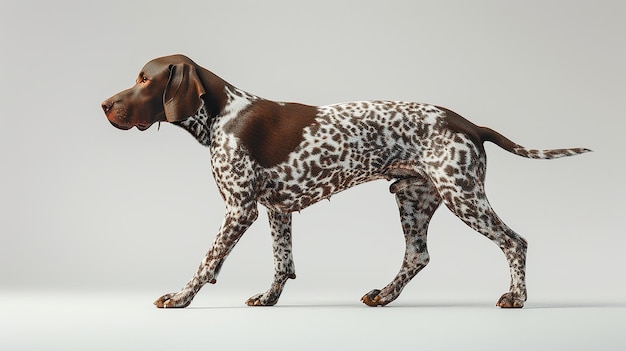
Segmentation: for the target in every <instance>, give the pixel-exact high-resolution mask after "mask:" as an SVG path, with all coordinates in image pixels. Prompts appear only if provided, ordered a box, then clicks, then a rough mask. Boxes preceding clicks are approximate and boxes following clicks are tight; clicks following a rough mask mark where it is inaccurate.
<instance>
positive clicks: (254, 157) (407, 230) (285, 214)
mask: <svg viewBox="0 0 626 351" xmlns="http://www.w3.org/2000/svg"><path fill="white" fill-rule="evenodd" d="M102 108H103V109H104V112H105V114H106V116H107V118H108V120H109V121H110V122H111V124H113V125H114V126H115V127H117V128H119V129H130V128H132V127H137V129H139V130H145V129H147V128H149V127H150V126H151V125H152V124H154V123H155V122H156V123H160V122H170V123H173V124H176V125H178V126H180V127H182V128H184V129H186V130H187V131H188V132H189V133H191V134H192V135H193V136H194V137H195V138H196V139H197V140H198V141H199V142H200V144H203V145H205V146H207V147H209V150H210V153H211V162H212V170H213V176H214V178H215V181H216V182H217V186H218V188H219V191H220V193H221V195H222V198H223V199H224V201H225V203H226V215H225V218H224V222H223V223H222V225H221V227H220V230H219V232H218V233H217V236H216V238H215V242H214V243H213V245H212V247H211V248H210V250H209V251H208V253H207V254H206V256H205V258H204V259H203V261H202V263H201V264H200V267H199V269H198V271H197V273H196V274H195V275H194V276H193V278H192V279H191V280H190V281H189V282H188V283H187V285H185V286H184V287H183V288H182V289H181V290H180V291H179V292H177V293H172V294H166V295H164V296H162V297H160V298H158V299H157V300H156V301H155V302H154V304H155V305H156V306H157V307H160V308H164V307H167V308H171V307H186V306H188V305H189V304H190V303H191V300H192V299H193V298H194V296H195V295H196V294H197V293H198V291H199V290H200V288H201V287H202V286H203V285H205V284H206V283H215V280H216V278H217V275H218V273H219V271H220V268H221V267H222V264H223V263H224V260H225V259H226V256H228V254H229V253H230V252H231V250H232V249H233V247H234V246H235V244H237V242H238V241H239V239H240V238H241V236H242V235H243V233H244V232H245V231H246V229H247V228H248V227H249V226H250V225H251V224H252V222H254V221H255V220H256V218H257V214H258V210H257V203H260V204H262V205H264V206H265V207H266V208H267V211H268V214H269V220H270V227H271V235H272V239H273V251H274V265H275V272H274V280H273V282H272V284H271V286H270V288H269V289H268V290H267V291H266V292H264V293H261V294H258V295H255V296H252V297H251V298H250V299H248V300H247V302H246V303H247V304H248V305H250V306H268V305H274V304H276V302H277V301H278V298H279V297H280V294H281V292H282V290H283V288H284V286H285V282H286V281H287V279H289V278H291V279H293V278H295V277H296V274H295V268H294V263H293V259H292V250H291V213H292V212H294V211H300V210H302V209H303V208H305V207H307V206H309V205H311V204H314V203H316V202H318V201H320V200H322V199H328V198H330V197H331V196H332V195H333V194H335V193H338V192H340V191H342V190H345V189H347V188H350V187H352V186H355V185H357V184H360V183H363V182H367V181H371V180H375V179H387V180H394V182H393V183H392V184H391V186H390V189H389V190H390V191H391V193H393V194H395V198H396V202H397V204H398V208H399V211H400V220H401V222H402V229H403V231H404V237H405V240H406V252H405V254H404V259H403V260H402V266H401V268H400V271H399V272H398V274H397V275H396V276H395V278H394V279H393V280H392V281H391V282H390V283H389V284H388V285H387V286H385V287H384V288H383V289H381V290H378V289H376V290H372V291H370V292H368V293H367V294H365V295H364V296H363V298H362V299H361V300H362V301H363V302H364V303H365V304H366V305H368V306H378V305H381V306H384V305H386V304H388V303H390V302H391V301H393V300H395V299H396V298H397V297H398V296H399V295H400V292H401V291H402V289H403V288H404V287H405V285H406V284H407V283H408V282H409V281H410V280H411V279H412V278H413V277H414V276H415V275H416V274H417V273H418V272H419V271H420V270H421V269H422V268H424V266H426V264H428V261H429V256H428V251H427V248H426V234H427V229H428V224H429V222H430V219H431V217H432V215H433V213H434V212H435V210H436V209H437V208H438V207H439V205H440V204H441V203H442V202H443V203H444V204H445V205H446V206H447V207H448V208H449V209H450V210H451V211H452V212H453V213H454V214H455V215H456V216H458V217H459V218H460V219H461V220H462V221H463V222H465V223H466V224H467V225H468V226H470V227H471V228H473V229H475V230H476V231H478V232H480V233H481V234H483V235H484V236H486V237H487V238H489V239H491V240H492V241H493V242H494V243H496V245H498V246H499V247H500V249H501V250H502V251H503V252H504V255H505V256H506V259H507V261H508V264H509V267H510V273H511V283H510V288H509V291H508V292H506V293H505V294H504V295H502V297H500V299H499V300H498V302H497V306H499V307H504V308H513V307H523V305H524V301H525V300H526V283H525V264H526V247H527V243H526V240H525V239H523V238H522V237H521V236H519V235H518V234H517V233H515V232H514V231H513V230H511V229H510V228H509V227H508V226H506V225H505V224H504V222H502V220H501V219H500V218H499V217H498V216H497V215H496V213H495V212H494V210H493V209H492V208H491V206H490V205H489V202H488V201H487V196H486V195H485V188H484V180H485V167H486V157H485V150H484V148H483V143H484V142H485V141H490V142H492V143H495V144H496V145H498V146H500V147H501V148H503V149H505V150H506V151H509V152H511V153H513V154H516V155H519V156H523V157H528V158H533V159H554V158H558V157H563V156H571V155H576V154H581V153H584V152H588V151H590V150H587V149H583V148H575V149H557V150H544V151H541V150H529V149H526V148H524V147H522V146H520V145H517V144H516V143H514V142H512V141H511V140H509V139H507V138H505V137H504V136H502V135H501V134H499V133H498V132H496V131H494V130H492V129H489V128H485V127H479V126H476V125H474V124H473V123H471V122H469V121H468V120H466V119H465V118H463V117H461V116H459V115H458V114H456V113H455V112H452V111H450V110H448V109H446V108H443V107H439V106H434V105H428V104H421V103H415V102H398V101H363V102H349V103H342V104H336V105H329V106H321V107H315V106H307V105H302V104H297V103H284V102H274V101H270V100H265V99H263V98H260V97H258V96H254V95H251V94H248V93H246V92H244V91H242V90H239V89H237V88H235V87H234V86H232V85H230V84H229V83H227V82H225V81H224V80H222V79H221V78H219V77H218V76H216V75H215V74H213V73H211V72H210V71H208V70H206V69H204V68H202V67H200V66H198V65H197V64H196V63H194V62H193V61H192V60H190V59H189V58H187V57H185V56H182V55H174V56H167V57H161V58H157V59H155V60H152V61H150V62H148V63H147V64H146V65H145V67H144V68H143V69H142V70H141V72H140V73H139V76H138V78H137V81H136V84H135V86H133V87H132V88H130V89H128V90H124V91H122V92H120V93H119V94H117V95H115V96H113V97H111V98H109V99H107V100H106V101H104V102H103V103H102Z"/></svg>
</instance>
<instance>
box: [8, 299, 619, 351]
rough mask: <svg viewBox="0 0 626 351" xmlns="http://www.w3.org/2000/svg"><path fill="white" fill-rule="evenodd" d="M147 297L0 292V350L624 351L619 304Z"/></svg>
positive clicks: (452, 300)
mask: <svg viewBox="0 0 626 351" xmlns="http://www.w3.org/2000/svg"><path fill="white" fill-rule="evenodd" d="M152 295H153V294H149V293H131V294H121V293H111V294H104V293H84V294H72V293H58V292H57V293H18V292H0V298H1V299H2V301H3V305H4V306H3V310H2V312H1V313H0V349H2V350H192V349H206V350H359V351H363V350H378V351H391V350H417V349H420V350H624V349H626V304H624V303H623V302H611V301H602V302H598V301H596V302H585V301H571V302H558V303H557V302H551V301H542V300H537V299H536V298H535V299H534V300H533V302H529V303H528V304H527V306H526V307H525V308H524V309H522V310H500V309H498V308H496V307H494V306H493V302H494V301H488V300H481V299H468V300H464V301H463V300H461V301H459V299H458V298H456V299H450V298H444V297H441V296H439V297H434V296H433V297H430V298H424V297H421V299H419V300H417V299H413V300H410V301H408V302H407V299H403V300H402V301H397V302H396V303H394V304H392V305H389V306H387V307H384V308H368V307H366V306H363V305H362V304H360V303H359V302H358V301H355V300H354V299H352V300H350V299H347V298H346V296H347V295H340V298H339V299H337V298H330V297H328V296H308V297H304V296H298V297H296V298H298V299H299V300H294V297H291V298H289V297H283V299H282V300H281V301H280V304H279V305H277V306H275V307H269V308H251V307H247V306H244V305H243V303H242V302H243V301H244V300H245V298H242V296H240V294H224V295H219V296H215V295H209V294H206V295H203V294H200V295H199V296H198V297H197V298H196V300H195V301H194V303H193V304H192V306H191V307H189V308H187V309H183V310H159V309H157V308H154V307H153V306H152V305H151V301H152V300H153V298H154V297H155V296H152ZM235 295H236V296H235ZM622 301H623V300H622Z"/></svg>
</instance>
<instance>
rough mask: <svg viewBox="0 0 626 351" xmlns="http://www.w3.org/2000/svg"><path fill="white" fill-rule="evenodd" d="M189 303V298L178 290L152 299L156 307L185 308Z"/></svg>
mask: <svg viewBox="0 0 626 351" xmlns="http://www.w3.org/2000/svg"><path fill="white" fill-rule="evenodd" d="M190 303H191V299H190V298H188V297H185V295H184V294H182V293H180V292H179V293H175V294H165V295H163V296H161V297H159V298H158V299H156V301H154V305H155V306H156V307H158V308H185V307H187V306H189V304H190Z"/></svg>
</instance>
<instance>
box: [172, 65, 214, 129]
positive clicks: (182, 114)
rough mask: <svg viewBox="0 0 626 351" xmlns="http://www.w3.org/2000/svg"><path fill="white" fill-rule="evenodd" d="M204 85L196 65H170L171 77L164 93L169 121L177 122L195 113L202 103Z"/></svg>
mask: <svg viewBox="0 0 626 351" xmlns="http://www.w3.org/2000/svg"><path fill="white" fill-rule="evenodd" d="M204 94H205V90H204V86H203V85H202V82H201V81H200V78H199V77H198V74H197V73H196V67H194V66H193V65H190V64H188V63H177V64H175V65H170V77H169V80H168V81H167V86H166V87H165V93H164V94H163V107H164V109H165V118H166V119H167V121H168V122H177V121H182V120H184V119H186V118H187V117H189V116H192V115H193V114H195V113H196V112H197V111H198V109H199V108H200V106H201V105H202V100H201V98H200V97H201V96H202V95H204Z"/></svg>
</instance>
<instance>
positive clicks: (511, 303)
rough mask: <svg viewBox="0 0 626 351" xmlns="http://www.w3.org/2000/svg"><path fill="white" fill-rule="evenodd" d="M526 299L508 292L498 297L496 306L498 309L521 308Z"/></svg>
mask: <svg viewBox="0 0 626 351" xmlns="http://www.w3.org/2000/svg"><path fill="white" fill-rule="evenodd" d="M524 301H526V299H525V298H524V297H522V296H521V295H520V294H517V293H513V292H508V293H505V294H504V295H502V297H500V300H498V303H496V306H498V307H500V308H522V307H524Z"/></svg>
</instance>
